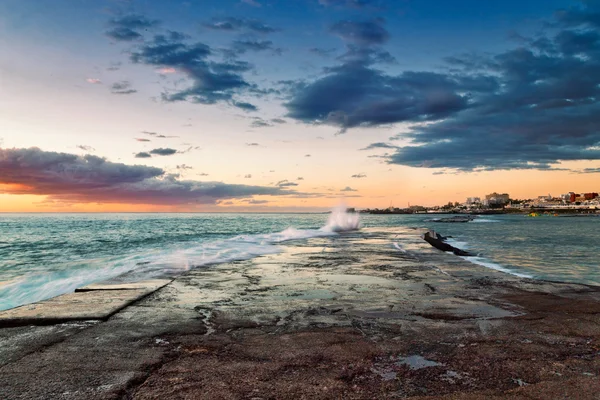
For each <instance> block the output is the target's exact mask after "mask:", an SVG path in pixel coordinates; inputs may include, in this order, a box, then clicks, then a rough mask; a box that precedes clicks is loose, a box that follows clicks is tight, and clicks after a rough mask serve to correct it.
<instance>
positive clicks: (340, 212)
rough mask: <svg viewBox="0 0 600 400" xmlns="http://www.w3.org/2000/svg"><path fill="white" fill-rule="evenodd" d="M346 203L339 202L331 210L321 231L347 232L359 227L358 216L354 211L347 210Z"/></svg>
mask: <svg viewBox="0 0 600 400" xmlns="http://www.w3.org/2000/svg"><path fill="white" fill-rule="evenodd" d="M346 210H347V208H346V205H345V204H343V203H341V204H339V205H338V206H337V207H335V208H334V209H333V210H332V211H331V215H330V216H329V219H328V220H327V224H326V225H325V226H324V227H322V228H321V230H323V231H330V232H348V231H356V230H359V229H360V216H359V214H358V213H355V212H347V211H346Z"/></svg>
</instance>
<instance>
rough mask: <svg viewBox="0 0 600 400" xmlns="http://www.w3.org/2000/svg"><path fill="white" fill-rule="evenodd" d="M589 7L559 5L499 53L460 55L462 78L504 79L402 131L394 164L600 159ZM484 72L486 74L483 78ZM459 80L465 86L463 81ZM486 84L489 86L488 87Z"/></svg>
mask: <svg viewBox="0 0 600 400" xmlns="http://www.w3.org/2000/svg"><path fill="white" fill-rule="evenodd" d="M596 16H597V13H595V12H593V11H590V10H589V9H578V10H569V11H565V12H562V13H559V14H558V16H557V20H556V21H555V24H554V25H553V27H554V28H553V29H552V30H549V31H547V32H546V33H545V34H544V35H543V36H539V37H535V38H525V39H524V41H525V42H524V43H523V44H521V45H520V47H517V48H515V49H511V50H508V51H504V52H502V53H499V54H495V55H494V54H493V55H475V56H473V55H463V56H456V57H453V58H452V59H451V60H449V62H451V65H452V67H454V68H458V69H455V70H454V72H453V73H452V75H449V74H447V76H453V79H455V80H457V81H458V82H460V81H462V82H464V81H465V80H466V79H469V78H472V77H473V75H474V74H479V76H484V77H485V78H486V79H488V80H490V81H491V80H494V81H496V82H497V83H496V84H495V85H492V86H490V87H489V88H487V89H485V88H484V87H482V88H481V89H482V90H478V91H473V92H471V94H470V99H469V101H468V103H467V104H468V106H467V107H464V108H462V109H460V110H458V111H456V112H453V113H450V114H448V118H446V119H443V120H439V121H436V122H434V123H431V124H422V125H415V126H413V127H412V128H411V130H410V132H409V133H407V134H402V135H399V136H398V138H403V139H408V140H410V143H409V144H408V145H406V146H403V147H399V148H398V149H397V150H396V152H395V153H393V154H391V155H389V156H388V158H387V162H388V163H390V164H399V165H405V166H411V167H419V168H448V169H452V170H458V171H492V170H502V169H537V170H557V169H560V168H558V167H556V164H558V163H560V162H562V161H573V160H599V159H600V25H598V24H596ZM480 79H483V78H480ZM459 86H464V83H463V84H460V85H459ZM483 89H485V90H483Z"/></svg>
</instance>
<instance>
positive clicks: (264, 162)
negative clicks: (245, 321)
mask: <svg viewBox="0 0 600 400" xmlns="http://www.w3.org/2000/svg"><path fill="white" fill-rule="evenodd" d="M0 48H1V49H2V51H1V52H0V212H95V211H107V212H118V211H124V212H129V211H135V212H160V211H165V212H176V211H191V212H200V211H207V212H218V211H222V212H227V211H233V212H237V211H256V212H262V211H275V212H277V211H299V212H301V211H321V210H327V209H330V208H331V207H332V206H334V205H336V204H338V203H339V202H340V201H344V202H345V203H346V204H347V205H349V206H353V207H357V208H367V207H370V208H375V207H379V208H386V207H388V206H390V205H393V206H395V207H406V206H407V205H409V204H410V205H417V204H419V205H427V206H431V205H441V204H445V203H447V202H448V201H453V202H454V201H464V200H465V198H466V197H471V196H483V195H485V194H487V193H491V192H493V191H497V192H507V193H509V194H510V195H511V197H512V198H532V197H537V196H539V195H547V194H552V195H555V196H558V195H560V194H561V193H566V192H569V191H575V192H590V191H599V190H600V187H599V186H600V180H599V178H600V1H595V0H587V1H582V0H578V1H574V0H530V1H526V2H524V1H516V0H504V1H489V2H482V1H475V0H456V1H452V2H448V1H445V0H419V1H416V0H218V1H216V0H214V1H213V0H187V1H177V0H173V1H163V0H53V1H44V2H41V1H38V0H3V1H2V2H0Z"/></svg>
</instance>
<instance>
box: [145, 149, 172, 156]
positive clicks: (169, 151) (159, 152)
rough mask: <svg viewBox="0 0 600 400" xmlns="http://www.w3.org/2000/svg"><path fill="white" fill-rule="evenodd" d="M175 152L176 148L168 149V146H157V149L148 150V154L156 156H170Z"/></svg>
mask: <svg viewBox="0 0 600 400" xmlns="http://www.w3.org/2000/svg"><path fill="white" fill-rule="evenodd" d="M175 153H177V150H175V149H170V148H168V147H167V148H162V147H161V148H158V149H153V150H150V154H155V155H157V156H172V155H173V154H175Z"/></svg>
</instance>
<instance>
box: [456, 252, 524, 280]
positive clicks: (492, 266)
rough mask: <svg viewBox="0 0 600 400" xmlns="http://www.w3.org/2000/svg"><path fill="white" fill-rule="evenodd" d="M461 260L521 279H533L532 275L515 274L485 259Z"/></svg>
mask: <svg viewBox="0 0 600 400" xmlns="http://www.w3.org/2000/svg"><path fill="white" fill-rule="evenodd" d="M461 258H462V259H464V260H466V261H469V262H471V263H473V264H477V265H481V266H483V267H486V268H490V269H494V270H496V271H500V272H504V273H507V274H510V275H514V276H518V277H520V278H533V276H532V275H528V274H523V273H520V272H515V271H513V270H511V269H508V268H506V267H503V266H502V265H500V264H497V263H495V262H491V261H490V260H487V259H485V258H483V257H464V256H463V257H461Z"/></svg>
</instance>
